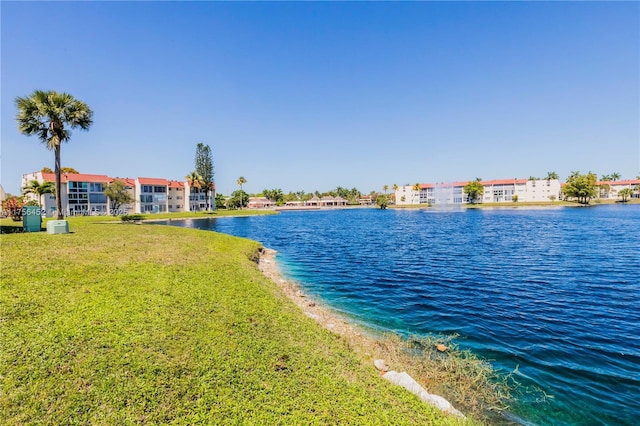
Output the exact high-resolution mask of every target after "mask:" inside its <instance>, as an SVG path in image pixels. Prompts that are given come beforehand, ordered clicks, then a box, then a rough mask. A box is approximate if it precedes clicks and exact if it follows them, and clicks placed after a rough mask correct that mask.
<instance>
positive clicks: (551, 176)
mask: <svg viewBox="0 0 640 426" xmlns="http://www.w3.org/2000/svg"><path fill="white" fill-rule="evenodd" d="M559 178H560V177H559V176H558V174H557V173H556V172H547V177H546V179H547V180H548V181H549V180H554V179H559Z"/></svg>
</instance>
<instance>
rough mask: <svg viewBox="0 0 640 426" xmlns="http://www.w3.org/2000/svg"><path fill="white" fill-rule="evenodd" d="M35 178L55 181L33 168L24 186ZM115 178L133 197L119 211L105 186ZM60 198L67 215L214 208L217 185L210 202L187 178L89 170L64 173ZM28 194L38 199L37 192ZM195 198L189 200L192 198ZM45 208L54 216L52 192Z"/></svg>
mask: <svg viewBox="0 0 640 426" xmlns="http://www.w3.org/2000/svg"><path fill="white" fill-rule="evenodd" d="M32 180H36V181H38V182H39V183H41V184H42V183H44V182H52V183H53V182H55V175H54V174H53V173H43V172H33V173H27V174H24V175H22V187H25V186H27V185H28V184H29V182H30V181H32ZM114 180H119V181H121V182H123V183H124V184H125V186H126V188H127V190H128V191H129V194H130V195H131V196H132V198H133V200H134V201H133V203H131V204H130V205H124V206H119V208H118V212H114V211H112V206H111V203H110V200H109V199H108V197H107V196H106V195H105V194H104V190H105V188H106V186H107V185H108V184H110V183H111V182H113V181H114ZM60 183H61V189H62V190H61V201H62V208H63V210H64V214H65V216H74V215H100V214H114V213H117V214H127V213H165V212H183V211H199V210H205V209H206V208H207V205H208V206H210V208H211V209H215V186H213V187H212V190H211V192H210V196H209V202H208V203H207V197H206V195H205V194H204V192H199V191H198V190H194V191H193V193H192V191H191V188H189V184H188V182H180V181H175V180H168V179H161V178H145V177H138V178H118V177H116V178H112V177H109V176H107V175H93V174H86V173H63V174H62V175H61V182H60ZM27 197H28V198H31V199H33V200H37V198H38V197H37V195H35V194H29V195H27ZM191 199H193V200H192V201H188V200H191ZM37 201H38V202H41V203H42V208H43V210H44V211H45V212H46V215H47V216H50V217H51V216H55V214H56V201H55V197H54V195H53V194H45V195H43V197H42V200H37Z"/></svg>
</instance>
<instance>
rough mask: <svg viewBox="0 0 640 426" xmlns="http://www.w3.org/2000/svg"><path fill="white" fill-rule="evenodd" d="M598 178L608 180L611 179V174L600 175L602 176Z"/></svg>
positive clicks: (603, 180)
mask: <svg viewBox="0 0 640 426" xmlns="http://www.w3.org/2000/svg"><path fill="white" fill-rule="evenodd" d="M600 180H601V181H602V182H610V181H611V176H610V175H602V176H600Z"/></svg>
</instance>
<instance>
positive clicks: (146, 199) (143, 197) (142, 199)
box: [140, 195, 153, 203]
mask: <svg viewBox="0 0 640 426" xmlns="http://www.w3.org/2000/svg"><path fill="white" fill-rule="evenodd" d="M140 202H141V203H152V202H153V195H140Z"/></svg>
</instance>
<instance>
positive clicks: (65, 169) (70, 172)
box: [60, 167, 80, 175]
mask: <svg viewBox="0 0 640 426" xmlns="http://www.w3.org/2000/svg"><path fill="white" fill-rule="evenodd" d="M60 172H61V173H66V174H68V175H79V174H80V172H79V171H77V170H76V169H74V168H73V167H62V168H61V169H60Z"/></svg>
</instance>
